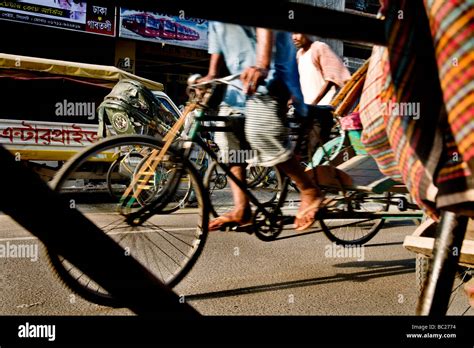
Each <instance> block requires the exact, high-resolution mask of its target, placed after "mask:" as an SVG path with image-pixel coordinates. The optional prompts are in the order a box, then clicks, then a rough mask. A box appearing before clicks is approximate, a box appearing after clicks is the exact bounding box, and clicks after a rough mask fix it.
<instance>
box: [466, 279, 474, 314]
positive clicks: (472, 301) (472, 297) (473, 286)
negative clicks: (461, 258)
mask: <svg viewBox="0 0 474 348" xmlns="http://www.w3.org/2000/svg"><path fill="white" fill-rule="evenodd" d="M464 291H465V292H466V295H467V299H468V300H469V305H470V306H471V307H472V308H474V278H472V279H471V280H469V281H468V282H467V283H466V284H464Z"/></svg>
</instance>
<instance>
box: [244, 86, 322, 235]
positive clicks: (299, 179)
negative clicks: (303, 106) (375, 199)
mask: <svg viewBox="0 0 474 348" xmlns="http://www.w3.org/2000/svg"><path fill="white" fill-rule="evenodd" d="M285 107H286V100H284V98H279V99H277V98H276V97H273V96H270V95H263V94H255V95H254V96H252V98H249V99H248V101H247V108H246V121H245V135H246V137H247V141H248V142H249V144H250V146H251V147H252V149H253V150H254V151H256V153H257V156H258V158H256V159H255V161H257V162H258V163H259V164H260V165H263V166H274V165H278V166H279V168H280V169H281V170H282V171H283V172H285V174H287V175H288V176H289V177H290V178H291V179H292V180H293V181H294V182H295V183H296V185H297V186H298V188H299V190H300V195H301V196H300V198H301V205H300V208H299V212H303V211H304V214H303V216H299V215H297V217H296V218H295V227H296V229H297V230H304V229H307V228H309V227H310V226H311V225H312V224H313V223H314V221H315V218H314V215H315V213H316V211H317V209H318V207H319V205H320V204H321V202H322V194H321V192H320V190H319V188H318V187H317V186H316V185H315V184H314V183H313V182H312V180H311V178H310V177H309V176H308V175H307V174H306V173H305V172H304V170H303V168H302V167H301V166H300V165H299V163H298V161H297V160H296V159H295V157H294V154H293V151H292V149H291V145H290V143H289V141H288V135H287V128H286V127H285V125H284V121H283V119H284V115H285V113H286V109H285ZM309 208H312V210H308V209H309Z"/></svg>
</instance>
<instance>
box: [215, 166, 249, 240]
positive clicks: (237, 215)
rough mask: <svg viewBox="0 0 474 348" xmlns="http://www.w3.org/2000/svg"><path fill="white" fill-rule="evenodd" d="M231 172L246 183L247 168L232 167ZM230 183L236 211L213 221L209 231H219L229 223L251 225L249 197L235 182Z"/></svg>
mask: <svg viewBox="0 0 474 348" xmlns="http://www.w3.org/2000/svg"><path fill="white" fill-rule="evenodd" d="M230 171H231V172H232V174H234V175H235V177H236V178H237V179H239V180H240V181H242V182H245V180H246V177H245V166H243V165H235V166H232V167H231V169H230ZM229 182H230V189H231V191H232V198H233V201H234V209H233V210H232V211H230V212H228V213H225V214H223V215H221V216H219V217H218V218H216V219H214V220H212V221H211V222H210V223H209V231H215V230H218V229H220V228H221V227H223V226H224V225H226V224H229V223H236V224H238V225H245V224H248V223H250V220H251V215H252V214H251V210H250V203H249V199H248V197H247V195H246V194H245V193H244V191H242V190H241V189H240V187H239V186H238V185H237V184H236V183H235V182H234V181H233V180H229Z"/></svg>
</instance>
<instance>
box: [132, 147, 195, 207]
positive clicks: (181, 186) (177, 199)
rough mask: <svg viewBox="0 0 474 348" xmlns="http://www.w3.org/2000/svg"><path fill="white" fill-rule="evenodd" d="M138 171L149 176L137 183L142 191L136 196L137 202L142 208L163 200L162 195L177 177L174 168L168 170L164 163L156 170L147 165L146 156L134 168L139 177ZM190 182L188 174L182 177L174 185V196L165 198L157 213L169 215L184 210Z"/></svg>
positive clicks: (189, 192) (190, 186)
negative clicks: (147, 173)
mask: <svg viewBox="0 0 474 348" xmlns="http://www.w3.org/2000/svg"><path fill="white" fill-rule="evenodd" d="M140 171H142V172H149V176H147V178H146V179H144V178H140V180H139V183H138V184H139V185H140V186H141V187H142V190H141V192H140V194H139V195H138V196H137V200H138V202H139V203H140V205H141V206H142V207H144V206H146V205H147V204H151V203H152V202H154V201H157V200H163V199H164V197H162V195H163V194H164V193H165V191H166V189H167V188H168V186H169V185H170V184H171V183H172V182H173V178H174V176H175V175H178V173H177V172H176V168H168V167H167V165H166V163H160V164H158V165H157V166H156V168H153V165H152V164H151V163H148V156H147V157H144V158H143V159H142V160H141V161H140V163H139V164H138V166H136V168H135V171H134V174H136V175H139V173H140ZM191 181H192V180H191V177H190V175H189V174H187V175H182V176H181V178H180V180H179V181H177V182H176V183H174V185H176V187H175V188H174V194H173V195H172V196H171V197H169V198H167V202H166V204H165V205H163V206H162V208H161V209H160V211H159V213H162V214H170V213H173V212H175V211H177V210H178V209H180V208H184V206H185V204H186V202H187V201H188V199H189V196H190V194H191V190H192V185H191Z"/></svg>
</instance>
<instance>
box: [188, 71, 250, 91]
mask: <svg viewBox="0 0 474 348" xmlns="http://www.w3.org/2000/svg"><path fill="white" fill-rule="evenodd" d="M199 78H201V76H200V75H199V74H195V75H191V76H190V77H189V78H188V85H189V87H204V86H207V85H217V84H223V85H228V86H231V87H234V88H237V89H239V90H241V91H242V90H243V88H242V87H240V86H237V85H235V84H233V83H231V81H234V80H236V79H238V78H240V74H234V75H229V76H225V77H220V78H216V79H212V80H209V81H203V82H199V83H195V82H194V81H196V80H198V79H199Z"/></svg>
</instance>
